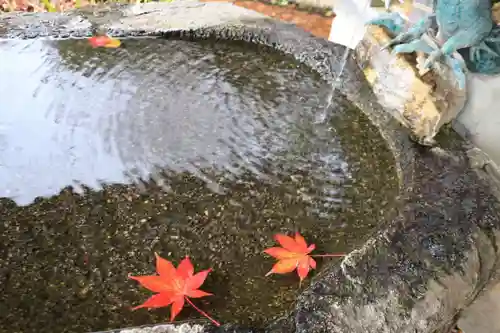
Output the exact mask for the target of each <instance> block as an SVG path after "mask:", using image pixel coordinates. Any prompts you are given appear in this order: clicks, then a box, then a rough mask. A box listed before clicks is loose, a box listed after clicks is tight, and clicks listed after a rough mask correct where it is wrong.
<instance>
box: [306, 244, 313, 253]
mask: <svg viewBox="0 0 500 333" xmlns="http://www.w3.org/2000/svg"><path fill="white" fill-rule="evenodd" d="M315 248H316V245H314V244H311V245H309V247H308V248H307V249H306V251H305V253H311V252H312V251H314V249H315Z"/></svg>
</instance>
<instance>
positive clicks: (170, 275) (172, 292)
mask: <svg viewBox="0 0 500 333" xmlns="http://www.w3.org/2000/svg"><path fill="white" fill-rule="evenodd" d="M155 256H156V271H157V272H158V275H146V276H129V277H130V278H131V279H133V280H136V281H138V282H139V283H140V284H141V285H142V286H143V287H145V288H147V289H149V290H151V291H152V292H155V293H157V294H155V295H153V296H151V297H150V298H149V299H148V300H146V302H144V303H143V304H141V305H139V306H136V307H135V308H134V309H133V310H136V309H140V308H161V307H165V306H169V305H172V308H171V311H170V321H173V320H174V319H175V317H176V316H177V315H178V314H179V313H180V312H181V310H182V308H183V307H184V304H185V302H188V303H189V304H190V305H191V306H192V307H193V308H195V310H196V311H198V312H199V313H201V314H202V315H203V316H205V317H207V318H208V319H209V320H210V321H211V322H213V323H214V324H215V325H217V326H220V324H219V323H218V322H217V321H215V319H213V318H211V317H210V316H209V315H208V314H207V313H205V312H204V311H202V310H200V309H199V308H198V307H196V306H195V305H194V304H193V302H192V301H191V300H190V299H189V297H191V298H201V297H205V296H210V295H212V294H210V293H207V292H205V291H202V290H199V289H198V288H200V287H201V285H202V284H203V282H205V279H206V278H207V276H208V273H210V271H211V270H210V269H207V270H204V271H201V272H199V273H197V274H194V267H193V264H192V263H191V260H190V259H189V257H186V258H184V259H183V260H182V261H181V262H180V264H179V266H178V267H177V268H175V267H174V265H173V264H172V263H171V262H170V261H168V260H166V259H163V258H162V257H160V256H159V255H158V254H157V253H155Z"/></svg>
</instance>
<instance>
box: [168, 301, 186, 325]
mask: <svg viewBox="0 0 500 333" xmlns="http://www.w3.org/2000/svg"><path fill="white" fill-rule="evenodd" d="M183 307H184V297H182V298H177V299H176V300H175V301H174V303H173V304H172V308H171V309H170V321H174V319H175V317H177V315H178V314H179V313H180V312H181V310H182V308H183Z"/></svg>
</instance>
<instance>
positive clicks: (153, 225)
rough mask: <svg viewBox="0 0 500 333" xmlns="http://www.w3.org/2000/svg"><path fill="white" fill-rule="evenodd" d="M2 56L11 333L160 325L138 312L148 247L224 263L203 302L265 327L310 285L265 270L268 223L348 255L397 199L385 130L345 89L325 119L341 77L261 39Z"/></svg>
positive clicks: (149, 265) (6, 320) (33, 46)
mask: <svg viewBox="0 0 500 333" xmlns="http://www.w3.org/2000/svg"><path fill="white" fill-rule="evenodd" d="M0 58H1V59H2V61H1V62H0V96H2V108H0V184H1V187H0V197H1V198H3V199H0V214H1V217H2V223H0V252H1V255H0V292H1V294H2V296H3V302H2V303H0V330H1V331H4V332H24V333H31V332H33V333H34V332H37V333H43V332H85V331H91V330H94V331H96V330H104V329H109V328H116V327H123V326H129V325H143V324H152V323H158V322H164V321H166V320H167V318H168V310H165V309H159V310H154V311H149V312H148V311H146V310H140V311H136V312H130V307H131V306H134V305H137V304H140V303H141V302H143V301H144V300H145V299H146V298H147V297H148V296H149V295H150V293H149V292H147V291H145V290H143V289H140V288H139V287H138V286H137V285H136V283H135V282H133V281H129V280H127V274H128V273H134V274H151V273H152V272H153V270H154V262H153V260H154V252H155V251H156V252H158V253H159V254H160V255H162V256H164V257H166V258H169V259H171V260H173V261H174V262H176V263H177V262H178V261H179V260H180V259H181V258H182V257H184V256H185V255H189V256H190V257H191V258H192V260H193V262H194V263H195V265H196V268H197V270H200V269H206V268H208V267H212V268H214V271H213V273H211V274H210V276H209V278H208V279H207V281H206V283H205V285H204V289H205V290H207V291H211V292H213V293H214V294H215V296H213V297H207V298H205V299H202V300H197V304H199V305H200V307H202V308H203V309H204V310H206V311H208V312H210V313H211V314H212V315H213V317H215V318H216V319H218V320H220V321H222V322H227V321H231V322H240V323H243V324H252V325H261V324H264V323H265V322H268V321H269V320H272V319H273V318H276V317H278V316H280V315H282V314H283V313H285V311H287V310H288V309H289V308H290V306H292V304H293V299H294V298H295V296H296V294H297V293H298V292H300V290H299V288H298V280H297V278H296V277H295V276H294V275H288V276H276V277H267V278H266V277H264V275H265V273H266V272H267V271H268V270H269V269H270V268H271V266H272V264H273V260H272V259H271V258H267V257H265V256H264V255H262V250H263V249H265V248H266V247H269V246H272V245H273V244H274V243H273V240H272V235H273V234H275V233H277V232H290V233H291V232H294V231H297V230H299V231H301V232H302V233H303V234H304V235H305V236H306V238H307V239H308V240H309V241H310V242H314V243H316V244H317V246H318V249H319V250H318V252H326V251H328V252H338V251H347V250H349V249H352V248H353V247H354V246H355V245H357V244H359V243H360V242H362V241H363V240H364V239H366V237H368V235H369V233H370V232H371V231H372V230H373V228H374V226H376V225H377V223H378V222H379V221H380V220H382V218H383V216H384V215H385V214H389V213H390V212H391V210H392V208H393V207H392V202H393V200H394V195H395V193H396V188H397V181H396V174H395V171H394V168H393V157H392V155H391V154H390V152H389V151H388V149H387V147H386V146H385V143H384V141H383V139H382V138H381V137H380V135H379V133H378V131H377V129H376V128H375V127H374V126H373V125H371V124H370V122H369V121H368V120H367V119H366V118H365V117H364V116H363V115H362V114H361V113H360V112H359V110H356V109H355V108H353V107H352V106H351V105H349V104H348V103H347V102H346V101H345V100H343V98H342V96H340V95H338V96H336V98H335V100H334V101H333V103H332V104H331V109H330V110H328V113H329V114H331V117H329V118H328V120H327V121H324V122H322V123H317V122H316V119H318V115H320V114H323V113H324V108H325V105H327V104H328V103H327V96H328V95H329V91H330V87H329V86H328V85H326V84H325V83H324V82H323V81H322V80H321V79H320V78H319V77H318V75H317V74H315V73H313V72H312V71H311V70H309V69H308V68H306V67H304V66H302V65H299V64H298V63H297V62H295V61H294V60H292V59H291V58H289V57H286V56H284V55H281V54H279V53H275V52H274V51H271V50H270V49H268V48H266V47H261V46H253V45H247V44H236V43H227V42H210V41H205V42H189V41H182V40H144V39H143V40H130V41H125V42H124V45H123V47H122V48H120V49H116V50H109V49H91V48H90V47H89V46H88V45H87V43H86V42H85V41H71V40H69V41H2V42H0ZM321 264H324V261H323V262H320V267H321ZM198 317H199V316H198V315H197V314H196V313H195V312H194V311H192V310H191V309H189V308H186V309H185V310H184V311H183V312H182V314H181V316H180V317H179V319H186V318H198Z"/></svg>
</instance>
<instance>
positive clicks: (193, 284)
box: [186, 269, 212, 290]
mask: <svg viewBox="0 0 500 333" xmlns="http://www.w3.org/2000/svg"><path fill="white" fill-rule="evenodd" d="M211 271H212V270H211V269H207V270H204V271H201V272H199V273H196V274H195V275H194V276H192V277H190V278H189V279H188V280H187V281H186V288H187V289H188V290H194V289H198V288H200V287H201V285H202V284H203V282H205V280H206V278H207V276H208V273H210V272H211Z"/></svg>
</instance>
